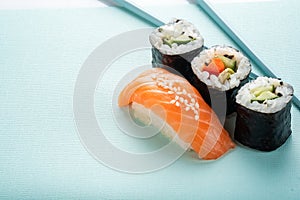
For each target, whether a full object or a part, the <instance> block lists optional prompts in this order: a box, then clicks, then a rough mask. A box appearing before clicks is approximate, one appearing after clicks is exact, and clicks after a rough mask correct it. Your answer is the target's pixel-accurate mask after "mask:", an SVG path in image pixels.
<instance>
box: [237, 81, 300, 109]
mask: <svg viewBox="0 0 300 200" xmlns="http://www.w3.org/2000/svg"><path fill="white" fill-rule="evenodd" d="M269 85H273V86H275V94H280V97H279V98H276V99H271V100H265V101H264V103H259V102H257V101H253V102H251V99H253V98H254V97H255V96H254V94H252V93H251V92H250V91H251V90H252V89H254V88H257V87H266V86H269ZM293 92H294V90H293V87H292V86H291V85H289V84H287V83H284V82H283V81H281V80H279V79H275V78H268V77H258V78H257V79H256V80H254V81H251V82H250V83H248V84H245V85H244V86H243V87H242V88H241V89H240V90H239V92H238V94H237V96H236V102H237V103H238V104H240V105H242V106H244V107H246V108H248V109H251V110H254V111H257V112H261V113H276V112H278V111H280V110H282V109H283V108H284V107H286V105H287V104H288V103H289V102H290V101H291V99H292V97H293Z"/></svg>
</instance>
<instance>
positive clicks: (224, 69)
mask: <svg viewBox="0 0 300 200" xmlns="http://www.w3.org/2000/svg"><path fill="white" fill-rule="evenodd" d="M192 70H193V72H194V73H195V75H196V76H197V78H198V79H199V80H200V82H201V83H200V86H199V87H198V88H200V90H199V92H200V93H201V95H202V97H203V98H204V99H205V101H206V103H208V104H209V105H211V104H212V101H213V100H215V101H219V102H220V103H217V105H223V106H226V113H225V114H227V115H229V114H231V113H233V112H234V111H235V96H236V94H237V91H238V90H239V89H240V87H241V86H242V85H244V84H245V83H247V82H248V81H249V79H248V77H249V74H250V72H251V64H250V61H249V59H248V58H247V57H246V56H244V55H243V54H242V53H241V52H240V51H239V50H237V49H235V48H232V47H229V46H225V45H224V46H213V47H211V48H209V49H205V50H203V51H202V52H201V53H200V54H199V56H197V57H195V58H194V59H193V61H192ZM213 109H214V107H213ZM215 112H217V113H218V110H215Z"/></svg>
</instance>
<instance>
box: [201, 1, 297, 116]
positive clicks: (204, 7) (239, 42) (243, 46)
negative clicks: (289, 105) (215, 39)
mask: <svg viewBox="0 0 300 200" xmlns="http://www.w3.org/2000/svg"><path fill="white" fill-rule="evenodd" d="M197 4H198V5H199V7H200V8H201V9H202V10H203V11H204V12H205V13H206V14H207V15H208V16H209V17H210V18H211V19H212V20H213V21H214V22H215V23H216V24H217V25H218V26H219V28H221V29H222V30H223V31H224V33H225V34H226V35H227V36H228V37H230V38H231V40H232V41H233V42H234V43H235V44H236V45H237V46H238V47H239V49H241V50H242V51H243V52H244V54H246V56H247V57H248V58H249V59H250V60H251V61H252V62H253V63H254V64H255V65H256V66H257V67H258V68H259V70H260V71H262V72H263V74H264V75H266V76H269V77H273V78H277V77H276V75H275V74H274V73H273V72H272V71H271V70H270V69H269V68H268V67H267V66H266V65H265V64H264V63H263V62H262V61H261V60H260V59H259V58H258V57H257V56H256V55H255V54H254V53H253V52H252V51H251V50H250V49H249V48H248V47H247V45H246V44H245V43H244V42H243V41H242V40H241V39H240V38H239V37H238V36H237V34H235V33H234V32H233V31H232V30H231V29H230V28H229V26H228V25H227V24H226V23H225V22H224V21H223V20H222V19H221V18H220V17H219V16H218V14H217V13H216V12H215V11H214V10H213V9H212V8H211V7H210V6H209V5H208V4H207V3H206V2H205V1H204V0H197ZM292 102H293V104H294V105H295V106H296V107H297V108H298V110H300V101H299V99H298V98H297V97H296V96H293V99H292Z"/></svg>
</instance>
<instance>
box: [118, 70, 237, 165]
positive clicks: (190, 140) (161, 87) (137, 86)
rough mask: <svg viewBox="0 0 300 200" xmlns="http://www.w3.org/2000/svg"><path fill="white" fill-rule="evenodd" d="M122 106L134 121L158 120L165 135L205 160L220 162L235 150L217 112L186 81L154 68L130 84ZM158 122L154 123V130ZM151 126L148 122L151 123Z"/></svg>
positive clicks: (122, 93) (120, 100)
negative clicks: (129, 108)
mask: <svg viewBox="0 0 300 200" xmlns="http://www.w3.org/2000/svg"><path fill="white" fill-rule="evenodd" d="M118 103H119V106H120V107H123V106H129V105H130V106H131V108H132V109H133V111H134V115H135V117H137V118H138V119H139V120H140V121H142V122H144V123H146V121H147V120H146V118H147V117H145V115H149V113H152V115H151V116H156V118H157V119H159V120H163V121H164V122H165V123H166V124H167V126H166V128H164V129H162V131H161V132H162V134H164V135H166V136H168V137H172V136H174V134H175V135H176V136H177V137H178V138H179V139H178V140H176V142H177V143H178V144H179V145H185V144H188V145H190V147H191V149H193V150H194V151H195V152H196V153H197V154H198V156H199V158H201V159H204V160H213V159H217V158H219V157H220V156H222V155H223V154H225V153H226V152H227V151H228V150H230V149H232V148H234V147H235V144H234V143H233V142H232V140H231V138H230V137H229V134H228V132H227V131H226V130H225V129H224V128H223V126H222V125H221V123H220V121H219V119H218V118H217V116H216V114H215V113H214V111H213V110H212V109H211V108H210V107H209V106H208V105H207V104H206V103H205V101H204V100H203V99H202V97H201V96H200V94H199V92H198V91H197V90H196V89H195V88H194V87H193V86H192V85H191V84H190V83H189V82H188V81H187V80H186V79H184V78H182V77H180V76H178V75H175V74H172V73H170V72H168V71H167V70H165V69H161V68H152V69H149V70H147V71H145V72H143V73H142V74H140V75H139V76H138V77H137V78H136V79H134V80H133V81H132V82H130V83H129V84H128V85H127V86H126V87H125V88H124V89H123V90H122V92H121V93H120V95H119V100H118ZM155 121H156V120H152V121H151V122H153V123H152V124H153V125H154V126H155V123H154V122H155ZM148 122H149V120H148Z"/></svg>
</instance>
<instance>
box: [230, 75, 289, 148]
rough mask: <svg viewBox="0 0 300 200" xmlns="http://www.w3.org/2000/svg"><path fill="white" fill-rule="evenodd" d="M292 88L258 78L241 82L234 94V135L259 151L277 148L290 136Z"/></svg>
mask: <svg viewBox="0 0 300 200" xmlns="http://www.w3.org/2000/svg"><path fill="white" fill-rule="evenodd" d="M292 96H293V87H292V86H291V85H289V84H287V83H284V82H283V81H281V80H278V79H274V78H267V77H258V78H257V79H256V80H254V81H251V82H250V83H247V84H246V85H244V86H243V87H242V88H241V89H240V90H239V92H238V94H237V96H236V103H237V119H236V128H235V133H234V138H235V140H236V141H238V142H239V143H241V144H243V145H245V146H248V147H250V148H253V149H257V150H261V151H272V150H275V149H277V148H278V147H280V146H281V145H282V144H283V143H284V142H285V141H286V140H287V138H288V137H289V136H290V135H291V132H292V131H291V113H290V110H291V100H292Z"/></svg>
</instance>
